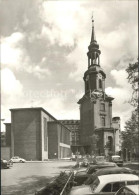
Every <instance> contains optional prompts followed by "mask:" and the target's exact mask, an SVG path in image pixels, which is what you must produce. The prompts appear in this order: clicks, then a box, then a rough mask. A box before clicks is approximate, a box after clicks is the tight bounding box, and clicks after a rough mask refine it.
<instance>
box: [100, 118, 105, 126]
mask: <svg viewBox="0 0 139 195" xmlns="http://www.w3.org/2000/svg"><path fill="white" fill-rule="evenodd" d="M101 125H102V127H104V126H105V117H104V116H102V117H101Z"/></svg>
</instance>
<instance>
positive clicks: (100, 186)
mask: <svg viewBox="0 0 139 195" xmlns="http://www.w3.org/2000/svg"><path fill="white" fill-rule="evenodd" d="M136 184H139V177H138V176H137V175H133V174H111V175H102V176H98V177H97V178H96V179H95V181H94V182H93V183H92V184H91V185H82V186H76V187H72V189H71V191H70V193H69V194H68V195H100V194H103V195H108V194H110V195H114V194H115V192H117V191H118V190H119V189H120V188H121V187H122V186H125V185H136Z"/></svg>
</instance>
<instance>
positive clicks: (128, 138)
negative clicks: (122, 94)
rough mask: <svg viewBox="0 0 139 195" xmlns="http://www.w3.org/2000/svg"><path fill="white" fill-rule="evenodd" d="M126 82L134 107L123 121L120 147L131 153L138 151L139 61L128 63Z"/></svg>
mask: <svg viewBox="0 0 139 195" xmlns="http://www.w3.org/2000/svg"><path fill="white" fill-rule="evenodd" d="M126 71H127V73H128V77H127V79H128V82H129V83H130V84H131V86H132V98H131V100H130V101H129V103H130V104H131V105H132V106H133V107H134V108H135V110H134V111H133V112H132V115H131V117H130V119H129V120H128V121H127V122H126V123H125V131H122V133H121V134H122V140H123V142H122V148H123V150H124V149H126V150H128V151H130V154H131V156H132V154H133V153H136V154H137V153H138V149H139V145H138V140H139V130H138V119H139V118H138V108H139V107H138V103H139V102H138V84H139V74H138V72H139V62H138V61H137V62H136V63H133V64H129V66H128V68H127V69H126Z"/></svg>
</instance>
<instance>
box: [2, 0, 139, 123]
mask: <svg viewBox="0 0 139 195" xmlns="http://www.w3.org/2000/svg"><path fill="white" fill-rule="evenodd" d="M0 4H1V6H0V7H1V11H0V15H1V17H0V20H1V21H0V22H1V36H2V41H1V42H2V52H1V54H2V68H3V69H2V70H4V68H8V69H9V70H10V71H11V72H12V73H13V75H12V73H11V74H10V73H9V74H10V75H12V76H11V77H12V78H14V79H13V81H14V82H13V83H14V84H15V86H16V90H17V91H20V90H21V91H20V92H21V93H19V94H20V98H18V99H17V98H16V97H17V96H16V94H17V93H16V90H15V92H14V93H13V95H12V96H9V95H8V94H7V95H6V91H5V92H4V93H3V94H2V99H3V100H4V107H5V109H8V108H10V107H21V106H22V107H26V106H30V105H31V101H32V99H33V98H32V96H30V97H29V98H27V97H26V95H25V94H29V92H30V91H32V92H33V93H36V92H37V94H41V92H43V91H44V90H47V91H49V92H50V90H51V89H52V90H54V91H56V93H58V92H60V91H61V90H62V91H64V93H65V91H66V90H68V89H69V90H70V89H74V90H75V91H78V90H79V91H83V90H84V82H83V79H82V78H83V74H84V72H85V71H86V70H87V67H88V64H87V63H88V60H87V56H86V53H87V50H88V45H89V43H90V38H91V15H92V11H94V20H95V32H96V38H97V42H98V44H99V45H100V50H101V53H102V54H101V57H100V62H101V67H102V68H103V69H104V71H105V73H106V75H107V80H106V84H107V86H108V87H107V89H106V91H107V92H109V93H111V94H112V96H114V97H115V100H114V101H113V113H114V114H118V115H119V116H121V118H122V117H124V116H125V117H124V121H125V118H127V117H126V116H127V113H128V115H129V114H130V113H129V111H130V108H129V107H130V105H129V104H126V103H125V102H126V101H127V100H128V97H129V96H130V95H129V94H131V90H130V87H129V86H128V83H126V74H125V72H124V69H126V67H127V65H128V64H129V62H133V61H134V60H135V59H136V58H137V52H138V46H137V43H138V38H137V37H138V36H137V35H138V34H137V32H138V25H137V21H138V9H137V7H138V6H137V4H138V2H137V1H43V0H36V1H34V0H29V1H24V0H20V2H19V0H12V1H2V2H1V3H0ZM109 73H110V74H109ZM21 86H22V87H21ZM8 87H9V86H8ZM110 87H111V88H110ZM3 90H4V89H3ZM10 90H14V89H13V88H12V87H11V89H10ZM66 94H67V95H66V97H65V98H61V96H58V97H53V98H52V99H50V97H47V98H42V96H40V95H39V97H40V98H39V97H38V98H35V102H36V105H37V106H38V105H39V106H44V108H46V110H47V108H49V109H50V110H49V111H50V113H52V114H54V116H57V117H59V113H60V111H61V113H64V114H63V115H62V114H60V115H61V117H62V116H63V117H64V116H67V117H70V118H73V117H72V116H76V114H77V113H78V112H79V110H78V105H77V104H76V102H77V101H78V100H77V99H79V98H80V97H79V96H80V95H81V96H82V94H81V93H80V92H79V93H74V92H73V93H71V92H66ZM40 99H41V100H40ZM15 100H16V101H15ZM49 102H50V104H49ZM52 102H53V103H52ZM49 105H51V106H49ZM60 107H61V108H60ZM59 108H60V111H59ZM5 113H6V112H5ZM68 113H69V114H68ZM74 113H75V114H74Z"/></svg>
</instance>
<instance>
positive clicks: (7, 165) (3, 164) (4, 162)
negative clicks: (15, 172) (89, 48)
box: [1, 159, 12, 169]
mask: <svg viewBox="0 0 139 195" xmlns="http://www.w3.org/2000/svg"><path fill="white" fill-rule="evenodd" d="M11 166H12V163H10V162H9V161H7V160H3V159H1V169H8V168H10V167H11Z"/></svg>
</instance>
